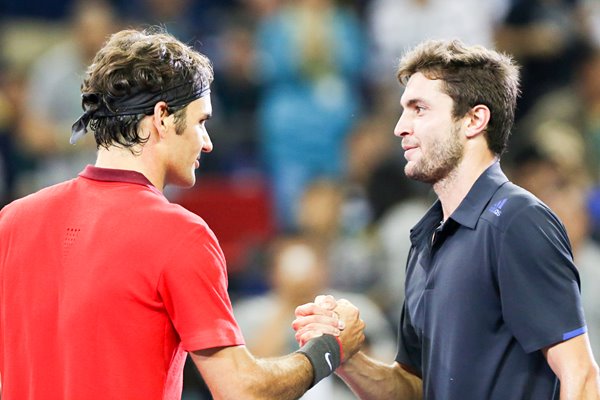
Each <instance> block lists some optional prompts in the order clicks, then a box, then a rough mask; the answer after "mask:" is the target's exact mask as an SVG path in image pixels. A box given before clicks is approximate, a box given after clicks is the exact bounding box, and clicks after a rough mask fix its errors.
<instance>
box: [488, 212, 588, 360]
mask: <svg viewBox="0 0 600 400" xmlns="http://www.w3.org/2000/svg"><path fill="white" fill-rule="evenodd" d="M500 243H501V244H500V248H499V262H498V285H499V290H500V296H501V302H502V313H503V317H504V319H505V321H506V324H507V325H508V327H509V329H511V331H512V332H513V334H514V336H515V337H516V339H517V340H518V341H519V343H520V344H521V346H522V347H523V348H524V350H525V351H526V352H533V351H536V350H539V349H542V348H544V347H547V346H550V345H552V344H555V343H559V342H562V341H564V340H568V339H570V338H572V337H575V336H577V335H580V334H582V333H584V332H586V325H585V320H584V315H583V309H582V305H581V298H580V287H579V275H578V273H577V269H576V267H575V265H574V264H573V257H572V252H571V245H570V243H569V240H568V238H567V234H566V231H565V229H564V226H563V225H562V223H561V222H560V221H559V220H558V218H557V217H556V216H555V215H554V214H553V213H552V212H551V211H550V210H549V209H548V208H547V207H546V206H544V205H543V204H541V203H538V204H530V205H527V206H525V207H522V208H521V210H520V211H519V213H518V214H516V215H515V216H514V218H513V219H512V221H511V222H510V223H509V224H508V226H507V228H506V230H505V231H504V233H503V236H502V240H501V242H500Z"/></svg>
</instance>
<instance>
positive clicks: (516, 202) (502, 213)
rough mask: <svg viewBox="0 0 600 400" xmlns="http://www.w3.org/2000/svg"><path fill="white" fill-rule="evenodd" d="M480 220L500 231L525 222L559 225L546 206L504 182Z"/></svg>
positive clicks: (525, 191) (521, 189)
mask: <svg viewBox="0 0 600 400" xmlns="http://www.w3.org/2000/svg"><path fill="white" fill-rule="evenodd" d="M481 219H482V220H485V221H487V222H489V223H490V224H491V225H492V226H494V227H496V228H497V229H500V230H501V231H506V230H508V229H510V228H511V227H515V226H518V225H522V224H523V223H525V222H529V223H535V224H544V223H548V222H552V223H557V222H558V223H559V224H560V221H559V220H558V218H557V217H556V215H555V214H554V212H552V210H550V208H549V207H548V206H547V205H546V204H544V203H543V202H542V201H541V200H540V199H538V198H537V197H536V196H534V195H533V194H532V193H530V192H528V191H527V190H525V189H523V188H522V187H520V186H517V185H515V184H514V183H512V182H506V183H505V184H504V185H502V186H501V187H500V188H499V189H498V190H497V191H496V193H494V195H493V196H492V198H491V199H490V201H489V203H488V204H487V206H486V208H485V210H484V211H483V213H482V215H481ZM561 225H562V224H561Z"/></svg>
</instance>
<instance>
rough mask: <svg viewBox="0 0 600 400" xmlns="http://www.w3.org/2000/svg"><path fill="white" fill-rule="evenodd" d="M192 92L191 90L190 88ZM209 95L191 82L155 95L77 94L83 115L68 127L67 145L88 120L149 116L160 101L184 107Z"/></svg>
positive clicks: (203, 87) (82, 132)
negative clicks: (81, 104)
mask: <svg viewBox="0 0 600 400" xmlns="http://www.w3.org/2000/svg"><path fill="white" fill-rule="evenodd" d="M193 87H195V88H196V89H194V90H191V91H190V88H193ZM208 93H210V87H209V85H208V84H204V83H203V84H202V85H200V86H199V87H198V86H197V85H196V83H195V82H190V81H187V82H184V83H181V84H179V85H176V86H173V87H171V88H167V89H165V90H161V91H158V92H147V91H143V90H140V91H137V92H134V93H132V94H130V95H128V96H123V97H113V96H109V95H102V94H99V93H84V94H82V95H81V98H82V103H83V107H84V113H83V115H82V116H81V117H79V119H77V121H75V123H74V124H73V126H72V127H71V138H70V139H69V142H70V143H71V144H75V142H77V140H79V139H80V138H81V137H82V136H83V135H85V134H86V133H87V126H88V124H89V123H90V121H91V120H92V119H95V118H102V117H115V116H119V115H138V114H146V115H148V114H151V113H152V111H153V109H154V106H155V105H156V103H158V102H159V101H164V102H165V103H167V104H168V105H169V107H180V106H185V105H187V104H188V103H191V102H192V101H194V100H196V99H199V98H200V97H203V96H205V95H207V94H208Z"/></svg>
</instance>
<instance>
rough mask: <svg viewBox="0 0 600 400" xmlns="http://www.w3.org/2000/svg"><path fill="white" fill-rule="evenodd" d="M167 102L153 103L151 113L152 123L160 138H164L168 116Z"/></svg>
mask: <svg viewBox="0 0 600 400" xmlns="http://www.w3.org/2000/svg"><path fill="white" fill-rule="evenodd" d="M168 110H169V109H168V107H167V103H165V102H164V101H159V102H158V103H156V104H155V105H154V113H153V114H152V125H153V126H154V128H155V129H156V131H157V132H158V135H159V137H160V138H164V137H165V135H166V133H167V127H168V121H167V118H168V117H169V111H168Z"/></svg>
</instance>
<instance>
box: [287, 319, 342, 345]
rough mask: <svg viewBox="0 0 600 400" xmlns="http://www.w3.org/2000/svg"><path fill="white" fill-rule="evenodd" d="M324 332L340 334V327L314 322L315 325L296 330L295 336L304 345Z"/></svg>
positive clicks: (334, 334)
mask: <svg viewBox="0 0 600 400" xmlns="http://www.w3.org/2000/svg"><path fill="white" fill-rule="evenodd" d="M324 334H328V335H333V336H339V335H340V331H339V330H338V329H335V328H333V327H332V326H330V325H319V324H313V325H310V326H307V327H305V328H303V329H301V330H299V331H298V332H296V334H295V337H296V341H297V342H298V343H299V344H300V345H301V346H303V345H304V344H305V343H306V342H308V341H309V340H310V339H313V338H315V337H319V336H321V335H324Z"/></svg>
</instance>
